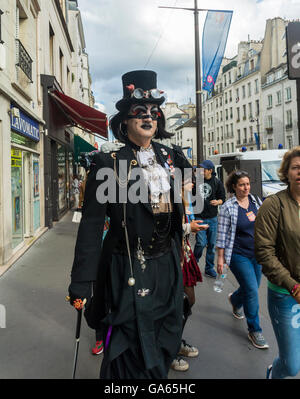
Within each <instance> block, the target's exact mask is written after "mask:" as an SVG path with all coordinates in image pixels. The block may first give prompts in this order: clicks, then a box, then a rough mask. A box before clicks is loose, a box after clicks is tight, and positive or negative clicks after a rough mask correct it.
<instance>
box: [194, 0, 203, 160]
mask: <svg viewBox="0 0 300 399" xmlns="http://www.w3.org/2000/svg"><path fill="white" fill-rule="evenodd" d="M198 14H199V12H198V5H197V0H195V10H194V15H195V74H196V122H197V125H196V126H197V127H196V131H197V165H199V163H201V162H202V161H203V136H202V99H201V61H200V45H199V20H198Z"/></svg>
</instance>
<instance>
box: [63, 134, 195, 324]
mask: <svg viewBox="0 0 300 399" xmlns="http://www.w3.org/2000/svg"><path fill="white" fill-rule="evenodd" d="M152 145H153V149H154V151H155V154H156V158H157V161H158V162H159V163H160V164H161V165H162V166H165V163H166V162H167V160H168V158H169V156H170V158H171V160H172V164H173V166H174V167H176V168H179V169H181V170H183V169H184V168H191V165H190V164H189V162H188V161H187V159H186V158H185V157H184V155H183V153H182V152H180V151H178V150H176V148H174V149H171V148H169V147H167V146H165V145H162V144H160V143H157V142H152ZM114 154H115V156H116V170H117V172H118V175H119V162H120V161H122V160H126V161H127V173H128V170H129V165H130V162H131V161H132V160H135V155H134V152H133V149H132V147H131V146H130V145H129V144H126V145H125V146H124V147H123V148H121V149H120V150H119V151H117V152H115V153H114ZM136 167H139V166H138V164H137V165H136V166H133V168H136ZM103 168H111V169H112V170H113V169H114V159H113V156H112V153H108V154H107V153H97V154H95V157H94V160H93V164H92V166H91V170H90V173H89V175H88V179H87V183H86V190H85V198H84V205H83V210H82V219H81V222H80V225H79V230H78V236H77V241H76V247H75V258H74V263H73V268H72V273H71V281H72V282H71V285H70V292H72V294H75V295H77V296H79V297H85V296H86V292H87V291H86V290H87V288H86V287H87V285H86V284H87V282H91V281H95V280H97V283H96V292H95V295H94V298H93V306H92V307H91V308H92V309H90V312H89V315H88V320H87V321H88V324H89V325H90V326H91V327H92V328H98V327H99V325H98V321H99V320H100V319H101V318H103V317H104V316H105V315H106V314H107V312H108V310H109V306H110V304H109V296H110V292H109V291H110V281H109V278H108V273H107V271H108V269H109V267H110V263H111V257H112V253H113V250H114V248H115V246H116V245H117V243H118V242H120V241H122V242H124V240H125V238H124V237H125V235H124V228H123V225H122V221H123V204H122V203H119V202H118V201H119V198H118V194H117V203H109V202H106V203H105V204H100V203H99V202H98V201H97V198H96V192H97V189H98V187H99V185H100V184H101V183H103V181H104V180H103V179H101V180H97V179H96V175H97V172H98V171H99V170H102V169H103ZM127 173H125V175H126V176H127ZM132 184H134V181H129V183H128V189H130V187H131V186H132ZM170 185H171V198H172V196H173V194H174V182H173V180H172V179H170ZM117 188H118V187H117ZM117 192H118V190H117ZM126 213H127V218H126V224H127V230H128V236H129V242H130V247H131V248H133V247H134V248H136V244H137V239H138V237H140V238H141V242H142V245H143V247H146V246H147V245H148V244H149V243H150V240H151V238H152V235H153V231H154V216H153V212H152V208H151V205H150V204H149V203H141V202H139V203H137V204H133V203H131V202H127V204H126ZM105 215H107V216H109V218H110V227H109V231H108V233H107V235H106V237H105V239H104V241H103V245H102V234H103V226H104V219H105ZM173 215H174V217H173V224H172V226H173V229H172V234H173V238H174V240H175V244H176V248H177V249H178V252H180V249H181V243H182V217H183V206H182V203H174V205H173ZM101 247H102V248H101ZM79 283H80V284H79ZM93 310H94V311H95V312H96V315H95V314H94V311H93Z"/></svg>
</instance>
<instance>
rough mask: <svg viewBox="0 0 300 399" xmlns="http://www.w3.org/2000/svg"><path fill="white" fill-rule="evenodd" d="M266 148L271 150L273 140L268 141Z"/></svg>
mask: <svg viewBox="0 0 300 399" xmlns="http://www.w3.org/2000/svg"><path fill="white" fill-rule="evenodd" d="M268 148H269V150H273V139H268Z"/></svg>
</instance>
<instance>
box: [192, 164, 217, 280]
mask: <svg viewBox="0 0 300 399" xmlns="http://www.w3.org/2000/svg"><path fill="white" fill-rule="evenodd" d="M200 168H201V171H202V173H203V175H204V183H203V184H201V186H200V192H201V195H202V197H203V200H204V208H203V211H202V212H201V214H196V215H195V217H196V218H197V219H201V220H202V221H203V223H204V224H208V225H209V228H208V229H207V230H205V231H199V232H198V233H197V234H196V243H195V247H194V255H195V258H196V260H197V262H199V260H200V258H201V256H202V253H203V250H204V248H205V247H206V259H205V275H206V276H208V277H212V278H216V277H217V273H216V271H215V269H214V267H215V252H216V250H215V246H216V239H217V228H218V207H219V206H220V205H222V204H223V203H224V201H225V189H224V186H223V183H222V182H221V181H220V180H219V179H218V178H217V177H216V173H215V166H214V164H213V163H212V162H211V161H210V160H205V161H203V162H202V163H201V164H200Z"/></svg>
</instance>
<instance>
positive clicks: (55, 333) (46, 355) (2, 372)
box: [0, 212, 277, 379]
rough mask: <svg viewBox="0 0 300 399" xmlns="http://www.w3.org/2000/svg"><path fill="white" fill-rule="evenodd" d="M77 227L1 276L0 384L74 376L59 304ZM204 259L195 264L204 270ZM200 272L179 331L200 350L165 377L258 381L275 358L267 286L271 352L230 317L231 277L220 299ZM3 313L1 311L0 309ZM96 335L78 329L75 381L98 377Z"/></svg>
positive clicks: (72, 318) (68, 329) (70, 323)
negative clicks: (188, 312)
mask: <svg viewBox="0 0 300 399" xmlns="http://www.w3.org/2000/svg"><path fill="white" fill-rule="evenodd" d="M77 229H78V224H75V223H72V213H71V212H69V213H68V214H66V215H65V216H64V217H63V218H62V220H61V221H59V222H57V223H55V225H54V227H53V228H52V229H51V230H49V231H47V232H46V233H45V234H44V235H43V236H42V237H41V238H40V239H39V240H38V241H37V242H36V243H35V244H34V245H33V246H32V247H31V248H30V249H29V250H28V251H27V252H26V253H25V254H24V255H23V256H22V257H21V258H20V259H19V260H18V261H17V262H16V263H15V264H14V265H13V266H12V267H11V268H10V269H8V270H7V271H6V272H5V273H4V274H3V275H2V276H1V277H0V304H1V305H3V306H4V307H5V310H6V327H5V328H0V353H1V361H0V379H69V378H71V375H72V367H73V357H74V345H75V326H76V317H77V315H76V311H75V310H74V309H73V308H71V306H70V305H69V304H68V303H67V302H66V301H65V296H66V295H67V289H68V285H69V281H70V270H71V265H72V261H73V255H74V247H75V239H76V235H77ZM203 265H204V263H203V259H201V261H200V268H201V271H202V272H203V271H204V266H203ZM213 282H214V280H213V279H211V278H207V277H205V276H204V273H203V282H202V283H199V284H198V285H197V287H196V304H195V305H194V307H193V314H192V316H191V317H190V318H189V320H188V322H187V324H186V328H185V330H184V338H185V339H186V341H187V342H188V343H190V344H192V345H194V346H196V347H197V348H198V349H199V356H198V357H197V358H193V359H189V360H188V361H189V364H190V368H189V370H188V371H186V372H176V371H173V370H171V371H170V373H169V378H170V379H264V378H265V372H266V367H267V366H268V365H269V364H270V363H272V361H273V359H274V357H275V356H276V354H277V344H276V341H275V337H274V333H273V330H272V326H271V322H270V319H269V316H268V311H267V304H266V279H265V277H263V279H262V284H261V288H260V306H261V311H260V319H261V325H262V328H263V334H264V336H265V338H266V339H267V340H268V342H269V344H270V349H268V350H260V349H256V348H254V347H253V346H252V344H251V343H250V342H249V340H248V338H247V326H246V321H245V320H237V319H235V318H234V317H233V316H232V313H231V306H230V305H229V302H228V298H227V297H228V294H229V293H230V292H232V291H233V290H234V289H235V288H236V287H237V286H238V285H237V283H236V281H235V279H234V277H233V276H232V274H231V273H230V272H229V276H228V278H227V281H226V282H225V287H224V290H223V292H222V293H215V292H214V291H213ZM3 306H2V309H3ZM94 342H95V334H94V331H93V330H91V329H89V327H88V326H87V325H86V323H85V320H84V319H83V322H82V329H81V339H80V346H79V357H78V366H77V373H76V378H78V379H96V378H98V377H99V370H100V364H101V361H102V357H103V355H102V354H101V355H98V356H92V355H91V348H92V346H93V345H94Z"/></svg>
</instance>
